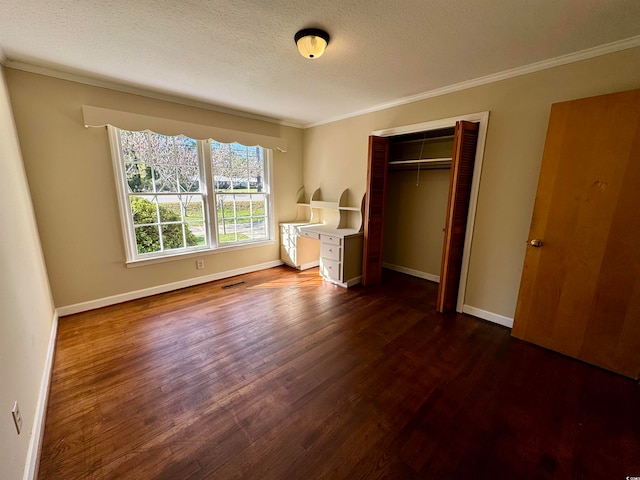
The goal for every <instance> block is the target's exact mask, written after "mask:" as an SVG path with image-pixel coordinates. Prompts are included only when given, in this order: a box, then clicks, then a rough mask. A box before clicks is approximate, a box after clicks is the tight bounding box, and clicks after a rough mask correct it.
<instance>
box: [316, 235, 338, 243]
mask: <svg viewBox="0 0 640 480" xmlns="http://www.w3.org/2000/svg"><path fill="white" fill-rule="evenodd" d="M320 241H321V242H322V243H328V244H331V245H342V238H340V237H336V236H334V235H320Z"/></svg>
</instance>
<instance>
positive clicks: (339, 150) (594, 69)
mask: <svg viewBox="0 0 640 480" xmlns="http://www.w3.org/2000/svg"><path fill="white" fill-rule="evenodd" d="M633 88H640V48H635V49H629V50H624V51H621V52H617V53H613V54H609V55H604V56H600V57H596V58H592V59H589V60H584V61H580V62H576V63H572V64H569V65H564V66H560V67H555V68H551V69H547V70H543V71H539V72H536V73H531V74H528V75H523V76H520V77H516V78H511V79H508V80H503V81H499V82H495V83H491V84H488V85H484V86H480V87H475V88H470V89H467V90H463V91H459V92H455V93H451V94H448V95H442V96H439V97H434V98H430V99H426V100H422V101H418V102H414V103H410V104H406V105H402V106H398V107H393V108H389V109H386V110H382V111H379V112H375V113H370V114H366V115H361V116H358V117H354V118H350V119H346V120H342V121H338V122H334V123H330V124H326V125H320V126H317V127H314V128H310V129H307V130H305V133H304V185H305V188H308V189H309V190H312V189H313V188H314V187H316V186H317V187H321V188H322V190H323V192H327V193H329V192H330V191H338V190H340V189H342V188H350V189H352V190H354V193H356V194H363V193H364V192H365V183H366V163H367V160H366V158H367V136H368V135H370V134H371V132H372V131H374V130H380V129H385V128H391V127H398V126H402V125H411V124H414V123H420V122H425V121H431V120H437V119H441V118H448V117H454V116H457V115H464V114H468V113H475V112H481V111H487V110H488V111H490V112H491V113H490V118H489V128H488V132H487V141H486V146H485V156H484V165H483V170H482V177H481V183H480V190H479V197H478V208H477V214H476V223H475V231H474V236H473V244H472V247H471V257H470V264H469V275H468V282H467V290H466V297H465V301H464V303H465V305H468V306H471V307H475V308H477V309H481V310H484V311H486V312H490V313H493V314H497V315H500V316H504V317H508V318H513V315H514V312H515V306H516V300H517V296H518V288H519V284H520V275H521V272H522V263H523V259H524V252H525V248H526V240H527V235H528V230H529V223H530V220H531V213H532V210H533V202H534V198H535V190H536V185H537V179H538V172H539V168H540V162H541V157H542V150H543V146H544V140H545V134H546V127H547V122H548V118H549V111H550V108H551V104H552V103H555V102H560V101H565V100H571V99H576V98H582V97H589V96H594V95H599V94H605V93H611V92H615V91H621V90H628V89H633Z"/></svg>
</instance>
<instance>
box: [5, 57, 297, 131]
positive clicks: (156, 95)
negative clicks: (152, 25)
mask: <svg viewBox="0 0 640 480" xmlns="http://www.w3.org/2000/svg"><path fill="white" fill-rule="evenodd" d="M0 55H2V51H1V50H0ZM0 63H2V64H3V65H4V66H5V67H7V68H13V69H16V70H22V71H25V72H30V73H36V74H38V75H45V76H47V77H53V78H59V79H61V80H68V81H71V82H76V83H82V84H84V85H91V86H93V87H100V88H108V89H110V90H115V91H118V92H122V93H130V94H133V95H140V96H142V97H148V98H153V99H155V100H162V101H166V102H172V103H179V104H181V105H186V106H189V107H196V108H202V109H205V110H211V111H214V112H218V113H225V114H228V115H235V116H237V117H243V118H249V119H252V120H259V121H262V122H267V123H275V124H277V125H283V126H285V127H294V128H304V123H297V122H292V121H287V120H279V119H276V118H273V117H266V116H262V115H258V114H254V113H249V112H244V111H242V110H234V109H232V108H226V107H221V106H218V105H213V104H210V103H207V102H203V101H199V100H192V99H189V98H186V97H180V96H178V95H171V94H167V93H160V92H153V91H149V90H145V89H143V88H140V87H134V86H130V85H125V84H122V83H118V82H114V81H111V80H103V79H99V78H94V77H89V76H85V75H81V74H77V73H71V72H64V71H62V70H56V69H53V68H48V67H41V66H37V65H32V64H30V63H24V62H19V61H15V60H11V59H8V58H6V57H4V61H3V57H2V56H0Z"/></svg>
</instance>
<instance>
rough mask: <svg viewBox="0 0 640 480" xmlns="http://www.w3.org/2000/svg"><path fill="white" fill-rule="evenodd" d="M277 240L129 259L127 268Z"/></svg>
mask: <svg viewBox="0 0 640 480" xmlns="http://www.w3.org/2000/svg"><path fill="white" fill-rule="evenodd" d="M276 243H277V242H276V241H275V240H263V241H259V242H251V243H242V244H239V245H229V246H224V247H216V248H203V249H201V250H192V251H190V252H180V253H175V254H170V255H163V256H161V257H152V258H144V259H139V260H128V261H127V262H126V263H125V264H126V266H127V268H136V267H144V266H145V265H152V264H154V263H166V262H173V261H176V260H185V259H188V258H194V257H202V256H203V255H212V254H213V255H215V254H217V253H227V252H232V251H235V250H246V249H247V248H257V247H265V246H267V245H274V244H276Z"/></svg>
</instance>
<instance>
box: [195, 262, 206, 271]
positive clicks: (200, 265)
mask: <svg viewBox="0 0 640 480" xmlns="http://www.w3.org/2000/svg"><path fill="white" fill-rule="evenodd" d="M196 268H197V269H198V270H202V269H203V268H204V260H196Z"/></svg>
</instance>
